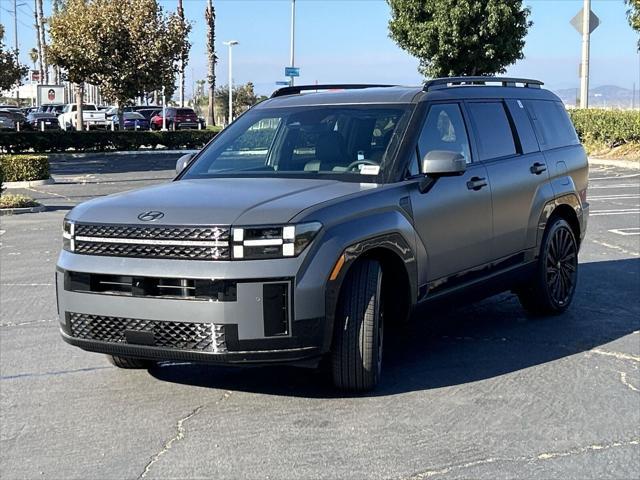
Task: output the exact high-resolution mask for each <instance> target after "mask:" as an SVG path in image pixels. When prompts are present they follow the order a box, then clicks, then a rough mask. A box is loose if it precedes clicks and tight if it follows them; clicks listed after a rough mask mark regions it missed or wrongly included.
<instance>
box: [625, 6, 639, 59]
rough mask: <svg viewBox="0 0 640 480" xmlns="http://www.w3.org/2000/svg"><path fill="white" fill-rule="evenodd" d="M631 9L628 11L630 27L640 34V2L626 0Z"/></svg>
mask: <svg viewBox="0 0 640 480" xmlns="http://www.w3.org/2000/svg"><path fill="white" fill-rule="evenodd" d="M625 2H626V3H627V5H629V9H628V10H627V18H628V19H629V25H631V28H633V29H634V30H635V31H636V32H640V0H625ZM638 50H639V51H640V40H638Z"/></svg>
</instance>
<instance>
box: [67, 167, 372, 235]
mask: <svg viewBox="0 0 640 480" xmlns="http://www.w3.org/2000/svg"><path fill="white" fill-rule="evenodd" d="M375 187H376V185H373V184H360V183H352V182H340V181H336V180H319V179H291V178H216V179H198V180H180V181H177V182H171V183H167V184H162V185H156V186H153V187H148V188H143V189H140V190H133V191H130V192H124V193H119V194H115V195H109V196H107V197H102V198H97V199H94V200H90V201H88V202H85V203H82V204H80V205H78V206H77V207H75V208H74V209H73V210H72V211H71V212H70V213H69V215H68V218H69V219H70V220H74V221H78V222H90V223H94V222H95V223H124V224H138V223H139V224H148V225H152V224H154V223H157V224H161V225H268V224H278V223H286V222H288V221H289V220H290V219H291V218H293V217H294V216H295V215H296V214H298V213H299V212H301V211H302V210H305V209H307V208H309V207H311V206H313V205H316V204H318V203H321V202H325V201H327V200H332V199H335V198H338V197H342V196H345V195H350V194H353V193H357V192H360V191H362V190H370V189H371V188H375ZM150 210H153V211H160V212H162V213H164V217H162V219H161V220H157V221H154V222H143V221H141V220H139V219H138V215H140V214H141V213H143V212H147V211H150Z"/></svg>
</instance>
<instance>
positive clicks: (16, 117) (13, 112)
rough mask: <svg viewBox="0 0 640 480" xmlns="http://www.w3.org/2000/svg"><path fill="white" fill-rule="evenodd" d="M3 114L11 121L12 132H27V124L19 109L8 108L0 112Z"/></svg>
mask: <svg viewBox="0 0 640 480" xmlns="http://www.w3.org/2000/svg"><path fill="white" fill-rule="evenodd" d="M0 111H1V112H4V113H5V116H8V117H10V118H11V120H12V125H13V128H12V130H18V128H19V129H20V130H29V124H28V123H27V119H26V117H25V116H24V113H22V111H21V110H20V109H19V108H15V107H8V108H3V109H1V110H0Z"/></svg>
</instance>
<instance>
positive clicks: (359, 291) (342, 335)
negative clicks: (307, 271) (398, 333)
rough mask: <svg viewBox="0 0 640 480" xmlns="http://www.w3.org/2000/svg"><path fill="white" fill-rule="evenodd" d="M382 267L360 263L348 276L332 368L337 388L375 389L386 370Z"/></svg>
mask: <svg viewBox="0 0 640 480" xmlns="http://www.w3.org/2000/svg"><path fill="white" fill-rule="evenodd" d="M381 289H382V267H381V266H380V264H379V263H378V262H377V261H375V260H361V261H359V262H357V263H356V264H355V265H354V266H353V267H352V268H351V270H350V271H349V273H348V274H347V278H346V279H345V283H344V285H343V287H342V290H341V292H340V300H339V302H338V307H337V309H336V319H335V327H334V340H333V349H332V352H331V364H332V374H333V384H334V385H335V386H336V387H337V388H339V389H342V390H350V391H356V392H364V391H367V390H371V389H372V388H374V387H375V386H376V385H377V383H378V381H379V379H380V372H381V369H382V346H383V338H384V330H383V327H384V322H383V313H382V312H383V310H382V294H381Z"/></svg>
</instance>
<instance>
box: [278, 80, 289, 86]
mask: <svg viewBox="0 0 640 480" xmlns="http://www.w3.org/2000/svg"><path fill="white" fill-rule="evenodd" d="M290 83H291V82H289V81H288V80H287V81H286V82H284V81H281V82H276V85H289V84H290Z"/></svg>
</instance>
